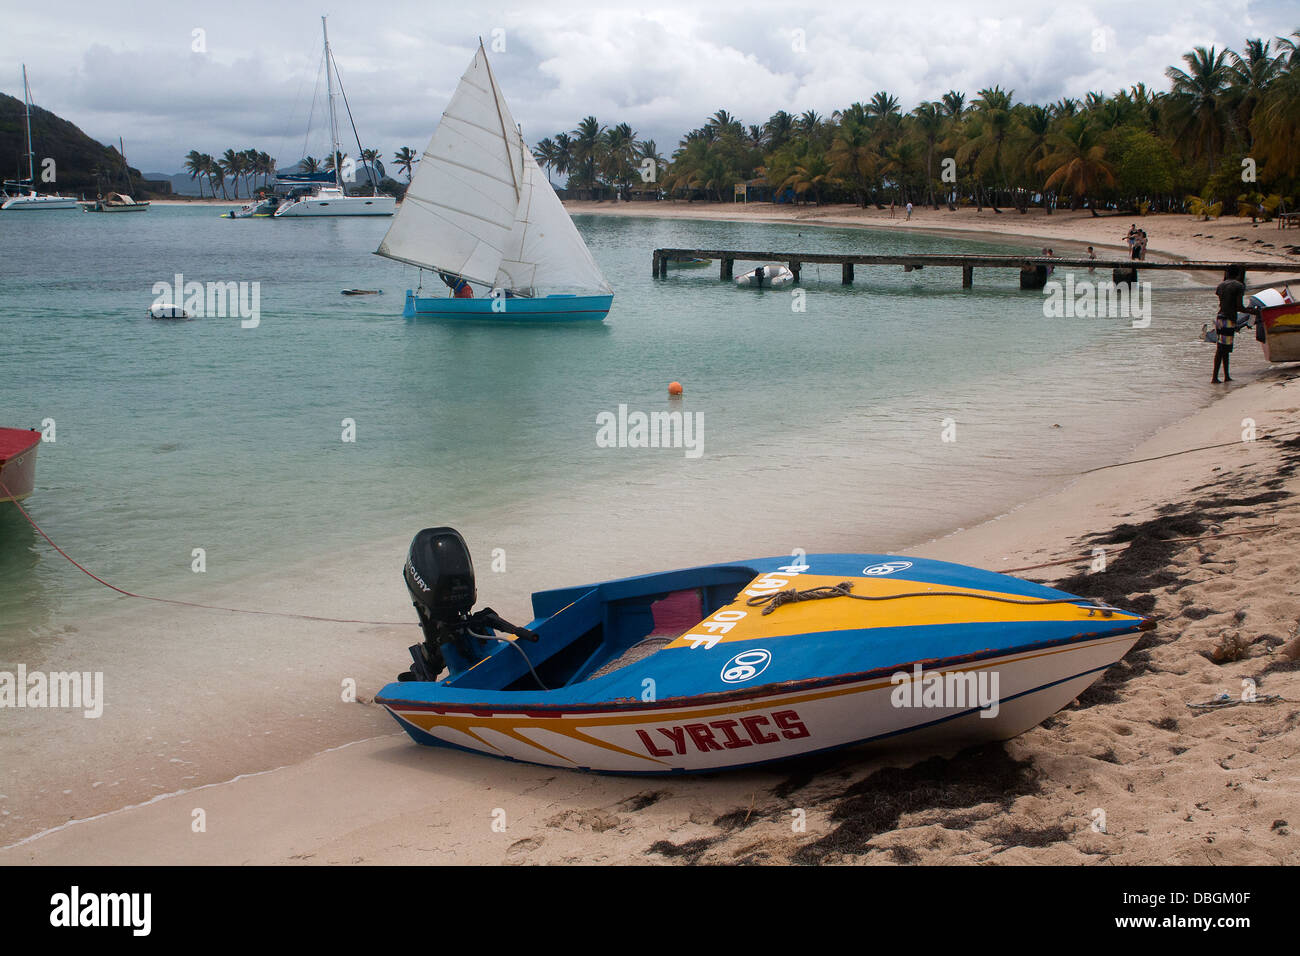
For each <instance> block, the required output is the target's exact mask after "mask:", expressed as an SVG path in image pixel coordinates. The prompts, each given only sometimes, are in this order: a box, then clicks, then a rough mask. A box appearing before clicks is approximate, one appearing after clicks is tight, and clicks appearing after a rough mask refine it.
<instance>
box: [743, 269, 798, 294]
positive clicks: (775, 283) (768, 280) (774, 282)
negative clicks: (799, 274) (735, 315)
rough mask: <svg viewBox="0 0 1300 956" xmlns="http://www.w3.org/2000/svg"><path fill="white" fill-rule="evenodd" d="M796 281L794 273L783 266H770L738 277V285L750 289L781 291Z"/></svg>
mask: <svg viewBox="0 0 1300 956" xmlns="http://www.w3.org/2000/svg"><path fill="white" fill-rule="evenodd" d="M793 281H794V273H793V272H791V271H790V270H789V269H788V268H786V267H785V266H782V265H776V264H769V265H765V266H759V267H758V268H756V269H750V270H749V271H748V272H744V273H742V274H740V275H738V276H736V285H738V286H741V287H744V288H750V289H780V288H782V287H783V286H787V285H789V284H790V283H791V282H793Z"/></svg>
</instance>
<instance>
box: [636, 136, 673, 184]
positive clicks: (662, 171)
mask: <svg viewBox="0 0 1300 956" xmlns="http://www.w3.org/2000/svg"><path fill="white" fill-rule="evenodd" d="M635 158H636V163H637V165H638V166H640V167H641V168H642V169H644V168H645V162H646V160H649V161H650V163H651V164H652V165H651V167H650V168H651V169H652V170H653V171H654V178H653V179H651V180H650V182H652V183H654V184H655V185H656V186H657V185H659V184H660V183H662V182H663V180H664V179H665V177H666V176H667V175H668V172H669V168H668V160H666V159H664V157H663V156H661V155H660V154H659V147H658V146H657V145H655V141H654V140H652V139H643V140H641V141H640V142H639V143H637V144H636V157H635Z"/></svg>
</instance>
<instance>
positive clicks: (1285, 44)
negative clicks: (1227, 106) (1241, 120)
mask: <svg viewBox="0 0 1300 956" xmlns="http://www.w3.org/2000/svg"><path fill="white" fill-rule="evenodd" d="M1277 50H1278V53H1277V56H1276V57H1275V58H1274V59H1275V61H1276V63H1277V65H1278V66H1277V70H1278V71H1277V74H1276V76H1275V77H1274V78H1273V80H1272V82H1270V83H1269V85H1268V88H1267V89H1266V90H1265V91H1264V93H1263V95H1262V96H1261V98H1260V101H1259V105H1258V106H1256V107H1255V110H1254V113H1253V114H1252V115H1251V135H1252V136H1253V137H1254V141H1255V144H1256V146H1257V148H1258V152H1259V153H1260V158H1261V159H1262V160H1263V162H1264V163H1265V164H1267V167H1268V168H1272V169H1276V170H1277V171H1278V174H1279V175H1282V174H1285V173H1286V172H1287V171H1288V170H1289V171H1291V172H1290V176H1291V179H1292V180H1294V179H1295V178H1296V174H1295V172H1294V171H1295V170H1297V169H1300V30H1296V31H1295V32H1294V33H1292V34H1291V36H1290V37H1278V45H1277Z"/></svg>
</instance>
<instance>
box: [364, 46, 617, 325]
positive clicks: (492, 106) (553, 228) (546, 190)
mask: <svg viewBox="0 0 1300 956" xmlns="http://www.w3.org/2000/svg"><path fill="white" fill-rule="evenodd" d="M376 254H377V255H381V256H385V257H387V258H389V259H394V260H396V261H398V262H405V263H407V264H409V265H413V266H418V267H419V268H420V269H422V270H423V269H430V270H432V271H434V272H436V273H438V274H439V275H440V277H441V279H442V281H443V282H444V283H446V284H447V285H448V286H449V287H450V289H451V290H452V293H451V295H450V297H432V296H431V297H427V298H426V297H424V296H423V295H422V294H421V293H422V292H423V274H421V284H420V288H417V289H416V290H415V291H411V290H409V289H408V290H407V292H406V307H405V309H404V311H403V314H404V315H405V316H407V317H412V316H417V315H422V316H435V317H441V318H458V319H468V318H480V319H507V320H518V321H527V322H547V321H572V320H579V319H595V320H597V321H599V320H601V319H603V318H605V316H606V314H607V313H608V312H609V307H610V305H611V303H612V302H613V300H614V295H613V290H612V289H611V288H610V285H609V283H608V282H607V281H606V280H605V276H604V275H603V274H602V273H601V271H600V267H599V266H597V265H596V263H595V260H593V259H592V257H591V252H590V251H589V250H588V249H587V245H586V243H584V242H583V241H582V236H580V235H579V234H578V230H577V227H575V226H574V224H573V220H572V219H570V218H569V214H568V212H566V211H565V209H564V206H563V205H562V204H561V203H560V198H559V197H558V196H557V195H555V190H554V189H552V188H551V184H550V183H549V182H548V181H547V179H546V177H545V176H544V175H543V174H542V171H541V169H540V168H539V167H538V165H537V161H536V160H535V159H533V154H532V153H531V152H530V151H529V149H528V145H527V144H526V143H525V142H524V137H523V134H522V133H521V132H520V130H519V127H518V126H516V125H515V121H514V118H513V117H512V116H511V115H510V108H509V107H508V106H506V101H505V98H504V97H503V96H502V95H501V90H500V89H499V88H498V87H497V84H496V78H495V77H494V76H493V75H492V68H491V67H490V66H489V65H488V60H487V54H486V52H485V51H484V50H483V44H482V43H480V44H479V48H478V52H477V53H475V54H474V59H473V60H472V61H471V62H470V65H469V69H467V70H466V71H465V75H464V76H462V77H461V80H460V85H459V86H457V87H456V91H455V93H453V94H452V97H451V102H449V103H448V104H447V110H446V112H444V113H443V114H442V120H441V122H439V123H438V128H437V129H436V130H435V131H434V134H433V138H432V139H430V140H429V146H428V148H427V149H425V151H424V156H423V158H422V160H421V162H420V164H419V165H418V166H416V168H415V174H414V176H412V178H411V185H410V187H409V188H408V189H407V190H406V198H405V199H404V200H403V201H402V205H401V207H400V208H399V209H398V211H397V216H396V217H395V218H394V220H393V224H392V226H390V227H389V229H388V234H387V235H385V236H384V240H383V242H381V243H380V245H379V248H378V249H377V250H376ZM475 284H476V285H479V286H485V287H487V289H488V290H489V291H488V293H487V294H486V295H484V296H476V295H474V294H473V285H475Z"/></svg>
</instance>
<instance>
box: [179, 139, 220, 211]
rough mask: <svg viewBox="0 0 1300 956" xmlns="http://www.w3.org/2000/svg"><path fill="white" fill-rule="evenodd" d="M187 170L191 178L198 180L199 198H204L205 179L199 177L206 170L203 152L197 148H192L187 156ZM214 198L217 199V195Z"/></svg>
mask: <svg viewBox="0 0 1300 956" xmlns="http://www.w3.org/2000/svg"><path fill="white" fill-rule="evenodd" d="M185 171H186V172H188V173H189V174H190V179H194V180H197V181H198V184H199V198H200V199H202V198H203V180H202V179H199V177H200V176H202V175H203V174H204V173H205V172H206V170H205V169H204V166H203V154H202V153H200V152H199V151H198V150H197V149H192V150H190V151H189V154H188V155H187V156H186V157H185ZM212 198H213V199H215V198H216V196H215V195H214V196H213V197H212Z"/></svg>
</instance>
